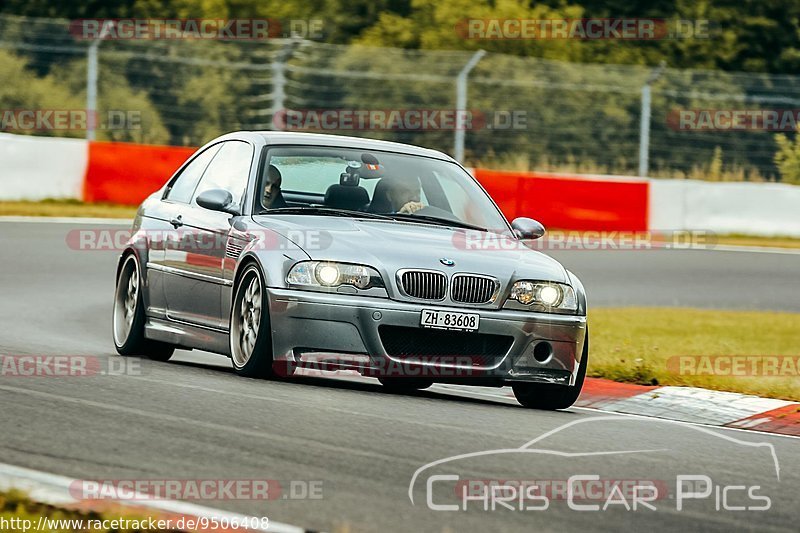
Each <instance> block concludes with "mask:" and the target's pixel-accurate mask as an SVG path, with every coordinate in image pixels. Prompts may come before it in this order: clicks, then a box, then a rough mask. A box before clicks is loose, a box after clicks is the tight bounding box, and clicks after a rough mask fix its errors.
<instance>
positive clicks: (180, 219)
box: [169, 215, 183, 229]
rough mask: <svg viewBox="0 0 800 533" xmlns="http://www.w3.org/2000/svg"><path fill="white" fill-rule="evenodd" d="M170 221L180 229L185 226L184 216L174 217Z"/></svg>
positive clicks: (174, 226)
mask: <svg viewBox="0 0 800 533" xmlns="http://www.w3.org/2000/svg"><path fill="white" fill-rule="evenodd" d="M169 223H170V224H172V227H173V228H175V229H178V228H179V227H181V226H183V217H181V215H178V216H176V217H173V219H172V220H170V221H169Z"/></svg>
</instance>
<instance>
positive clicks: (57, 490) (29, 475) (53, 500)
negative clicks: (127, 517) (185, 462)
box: [0, 463, 305, 533]
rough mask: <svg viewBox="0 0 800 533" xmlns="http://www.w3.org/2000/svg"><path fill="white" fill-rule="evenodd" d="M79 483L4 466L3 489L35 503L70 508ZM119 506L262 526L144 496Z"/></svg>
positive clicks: (288, 531) (277, 528)
mask: <svg viewBox="0 0 800 533" xmlns="http://www.w3.org/2000/svg"><path fill="white" fill-rule="evenodd" d="M76 482H79V480H77V479H73V478H69V477H66V476H59V475H56V474H50V473H48V472H40V471H38V470H31V469H28V468H22V467H19V466H14V465H9V464H5V463H0V489H10V488H16V489H19V490H23V491H25V492H27V493H28V496H29V497H30V498H31V499H33V500H34V501H37V502H41V503H46V504H50V505H55V506H59V505H67V504H69V503H76V502H78V500H76V499H75V498H73V497H72V495H71V493H70V488H71V487H73V486H74V484H75V483H76ZM117 503H120V504H122V505H126V506H133V507H144V508H147V509H152V510H158V511H166V512H169V513H176V514H179V515H188V516H193V517H196V518H216V519H227V520H228V521H231V520H236V522H238V523H258V520H259V519H258V518H256V517H251V516H246V515H241V514H238V513H231V512H229V511H223V510H220V509H213V508H211V507H205V506H202V505H195V504H193V503H188V502H183V501H177V500H152V499H150V498H148V497H147V496H145V495H142V494H138V493H136V494H134V498H132V499H131V500H119V501H117ZM248 531H267V532H274V533H304V532H305V529H303V528H301V527H298V526H293V525H290V524H284V523H282V522H273V521H272V520H270V521H269V525H268V526H267V528H266V529H254V528H248Z"/></svg>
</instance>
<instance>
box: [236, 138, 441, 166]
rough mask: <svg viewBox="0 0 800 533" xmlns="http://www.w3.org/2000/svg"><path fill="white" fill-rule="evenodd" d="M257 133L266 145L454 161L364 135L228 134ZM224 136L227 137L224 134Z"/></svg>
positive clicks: (422, 150)
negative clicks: (293, 145) (318, 147)
mask: <svg viewBox="0 0 800 533" xmlns="http://www.w3.org/2000/svg"><path fill="white" fill-rule="evenodd" d="M237 134H240V135H242V134H245V135H247V134H249V135H258V136H261V137H263V138H264V139H265V141H266V143H267V144H268V145H274V144H298V145H304V146H331V147H334V148H355V149H358V150H379V151H385V152H395V153H400V154H408V155H417V156H423V157H431V158H434V159H443V160H445V161H451V162H455V160H454V159H453V158H452V157H450V156H449V155H447V154H445V153H443V152H440V151H438V150H431V149H429V148H422V147H420V146H414V145H411V144H403V143H396V142H391V141H380V140H377V139H367V138H365V137H348V136H346V135H329V134H322V133H301V132H296V131H241V132H235V133H231V134H229V135H230V136H235V135H237ZM225 137H228V135H226V136H225Z"/></svg>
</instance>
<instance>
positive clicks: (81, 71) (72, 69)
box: [0, 50, 169, 144]
mask: <svg viewBox="0 0 800 533" xmlns="http://www.w3.org/2000/svg"><path fill="white" fill-rule="evenodd" d="M85 72H86V65H85V60H83V59H81V60H74V61H71V62H68V63H64V64H62V65H59V66H56V67H54V68H53V69H52V70H51V72H50V73H49V74H47V75H44V76H38V75H36V74H35V73H34V72H32V71H31V70H30V69H29V65H28V62H27V61H26V60H25V59H24V58H22V57H19V56H16V55H14V54H11V53H9V52H6V51H5V50H0V79H2V80H6V81H5V83H3V84H0V109H1V110H60V111H67V110H70V111H79V110H84V109H86V74H85ZM98 92H99V94H100V97H99V100H98V108H99V109H98V120H99V121H100V122H101V126H102V125H106V126H108V125H109V124H107V119H108V117H109V114H110V112H111V111H112V110H114V111H115V112H121V113H124V114H125V117H126V120H125V121H122V120H120V123H119V124H117V125H116V126H117V127H114V128H111V127H108V128H103V127H100V128H98V130H97V139H98V140H110V141H131V142H143V143H150V144H159V143H166V142H167V141H168V140H169V135H168V133H167V130H166V128H165V127H164V125H163V124H162V123H161V118H160V116H159V114H158V112H157V111H156V110H155V108H154V107H153V104H152V103H151V102H150V100H149V98H148V97H147V95H146V94H144V93H143V92H141V91H134V90H132V89H131V88H130V87H129V86H128V82H127V81H126V79H125V78H124V77H122V76H120V75H118V74H114V73H113V72H109V73H107V74H106V75H104V76H102V77H101V81H100V83H99V88H98ZM121 103H124V107H125V108H124V109H120V104H121ZM117 116H120V113H117ZM128 117H130V118H131V120H130V121H127V118H128ZM14 133H23V134H31V133H39V134H42V133H44V134H47V135H51V136H56V137H84V136H85V135H86V132H85V130H79V129H49V130H47V131H29V130H15V131H14Z"/></svg>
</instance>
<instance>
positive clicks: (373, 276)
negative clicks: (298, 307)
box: [286, 261, 383, 289]
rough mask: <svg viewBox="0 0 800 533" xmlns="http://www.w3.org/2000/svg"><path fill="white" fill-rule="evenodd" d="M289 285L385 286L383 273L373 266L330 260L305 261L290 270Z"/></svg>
mask: <svg viewBox="0 0 800 533" xmlns="http://www.w3.org/2000/svg"><path fill="white" fill-rule="evenodd" d="M286 282H287V283H289V285H306V286H310V287H339V286H341V285H352V286H353V287H355V288H357V289H371V288H372V287H383V280H382V279H381V275H380V274H379V273H378V271H377V270H375V269H374V268H372V267H368V266H366V265H354V264H351V263H333V262H329V261H303V262H300V263H297V264H296V265H294V266H293V267H292V269H291V270H289V274H288V275H287V276H286Z"/></svg>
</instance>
